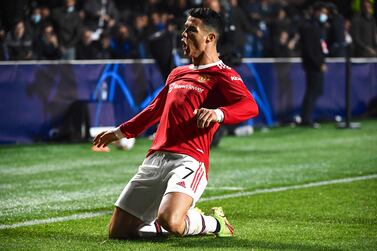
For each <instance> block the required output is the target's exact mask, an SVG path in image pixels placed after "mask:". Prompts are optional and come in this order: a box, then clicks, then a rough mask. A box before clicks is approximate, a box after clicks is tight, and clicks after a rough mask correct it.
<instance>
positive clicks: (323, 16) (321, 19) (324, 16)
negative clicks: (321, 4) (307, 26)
mask: <svg viewBox="0 0 377 251" xmlns="http://www.w3.org/2000/svg"><path fill="white" fill-rule="evenodd" d="M327 19H328V17H327V15H326V14H321V15H319V21H320V22H321V23H325V22H326V21H327Z"/></svg>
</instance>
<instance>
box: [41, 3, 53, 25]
mask: <svg viewBox="0 0 377 251" xmlns="http://www.w3.org/2000/svg"><path fill="white" fill-rule="evenodd" d="M40 9H41V24H42V26H43V27H44V26H45V25H48V24H51V23H52V18H51V13H50V9H49V8H48V7H47V6H41V7H40Z"/></svg>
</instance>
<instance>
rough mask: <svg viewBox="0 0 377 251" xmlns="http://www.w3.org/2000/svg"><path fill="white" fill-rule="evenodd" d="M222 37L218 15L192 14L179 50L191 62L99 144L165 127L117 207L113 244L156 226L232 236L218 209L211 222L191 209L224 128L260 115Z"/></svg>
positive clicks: (111, 228)
mask: <svg viewBox="0 0 377 251" xmlns="http://www.w3.org/2000/svg"><path fill="white" fill-rule="evenodd" d="M221 31H222V21H221V18H220V16H219V15H218V14H217V13H216V12H214V11H212V10H211V9H208V8H197V9H191V10H190V11H189V17H188V18H187V21H186V23H185V27H184V31H183V33H182V47H183V50H184V54H185V55H186V56H187V57H190V58H191V59H192V62H193V64H192V65H188V66H181V67H177V68H175V69H174V70H173V71H172V72H171V73H170V75H169V77H168V79H167V81H166V85H165V87H164V88H163V89H162V90H161V92H160V93H159V94H158V96H157V97H156V98H155V99H154V100H153V101H152V103H151V104H150V105H149V106H148V107H147V108H145V109H144V110H143V111H142V112H140V113H139V114H138V115H136V116H135V117H134V118H132V119H131V120H129V121H127V122H125V123H123V124H122V125H120V126H119V127H118V128H116V130H113V131H107V132H102V133H100V134H99V135H97V136H96V138H95V139H94V141H93V143H94V145H96V146H97V147H102V146H106V145H108V144H109V143H111V142H113V141H115V140H118V139H119V138H122V137H127V138H134V137H136V136H138V135H140V134H141V133H142V132H143V131H145V130H146V129H147V128H148V127H150V126H151V125H153V124H156V123H157V122H159V123H160V124H159V126H158V129H157V132H156V136H155V139H154V141H153V143H152V146H151V148H150V149H149V151H148V154H147V157H146V158H145V160H144V162H143V163H142V165H141V166H140V167H139V171H138V173H137V174H136V175H135V176H134V177H133V178H132V179H131V181H130V182H129V183H128V184H127V186H126V187H125V188H124V190H123V192H122V193H121V195H120V196H119V198H118V200H117V201H116V203H115V206H116V207H115V210H114V213H113V215H112V218H111V220H110V225H109V237H110V238H116V239H127V238H134V237H138V236H141V234H140V230H141V228H143V227H144V226H146V225H148V224H151V223H153V224H151V225H150V226H153V227H154V229H155V231H156V233H160V232H161V231H162V228H163V229H165V230H166V231H168V232H169V233H171V234H174V235H179V236H185V235H197V234H206V233H214V234H216V235H218V236H232V235H233V227H232V226H231V225H230V224H229V222H228V221H227V219H226V218H225V216H224V213H223V211H222V209H221V208H213V209H212V211H213V212H212V216H205V215H203V214H202V213H201V212H199V211H198V210H196V209H195V208H194V205H195V203H196V202H197V201H198V200H199V198H200V196H201V195H202V193H203V192H204V189H205V187H206V185H207V180H208V169H209V150H210V143H211V141H212V137H213V135H214V134H215V132H216V130H217V129H218V128H219V126H220V123H224V124H231V123H240V122H242V121H244V120H247V119H249V118H251V117H254V116H256V115H257V114H258V107H257V105H256V103H255V101H254V99H253V97H252V96H251V94H250V92H249V91H248V90H247V88H246V87H245V85H244V84H243V82H242V79H241V78H240V76H239V75H238V74H237V73H236V72H235V71H234V70H232V69H231V68H230V67H228V66H226V65H225V64H224V63H222V61H221V60H220V59H219V58H218V54H217V50H216V44H217V41H218V40H219V37H220V34H221ZM161 226H162V228H161Z"/></svg>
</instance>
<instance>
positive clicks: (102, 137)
mask: <svg viewBox="0 0 377 251" xmlns="http://www.w3.org/2000/svg"><path fill="white" fill-rule="evenodd" d="M116 140H118V137H117V136H116V135H115V133H114V131H104V132H101V133H100V134H98V135H97V136H96V137H95V138H94V140H93V145H95V146H97V147H105V146H107V145H108V144H110V143H111V142H113V141H116Z"/></svg>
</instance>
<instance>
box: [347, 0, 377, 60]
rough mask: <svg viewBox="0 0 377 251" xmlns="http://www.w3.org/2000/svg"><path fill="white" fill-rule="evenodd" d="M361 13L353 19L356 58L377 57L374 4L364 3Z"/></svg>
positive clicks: (368, 0)
mask: <svg viewBox="0 0 377 251" xmlns="http://www.w3.org/2000/svg"><path fill="white" fill-rule="evenodd" d="M361 4H362V10H361V13H360V14H358V15H356V16H355V17H354V18H353V19H352V26H351V34H352V39H353V42H354V56H355V57H376V56H377V41H376V36H377V28H376V21H375V19H374V18H373V15H372V13H373V9H372V2H371V1H370V0H364V1H362V3H361Z"/></svg>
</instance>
